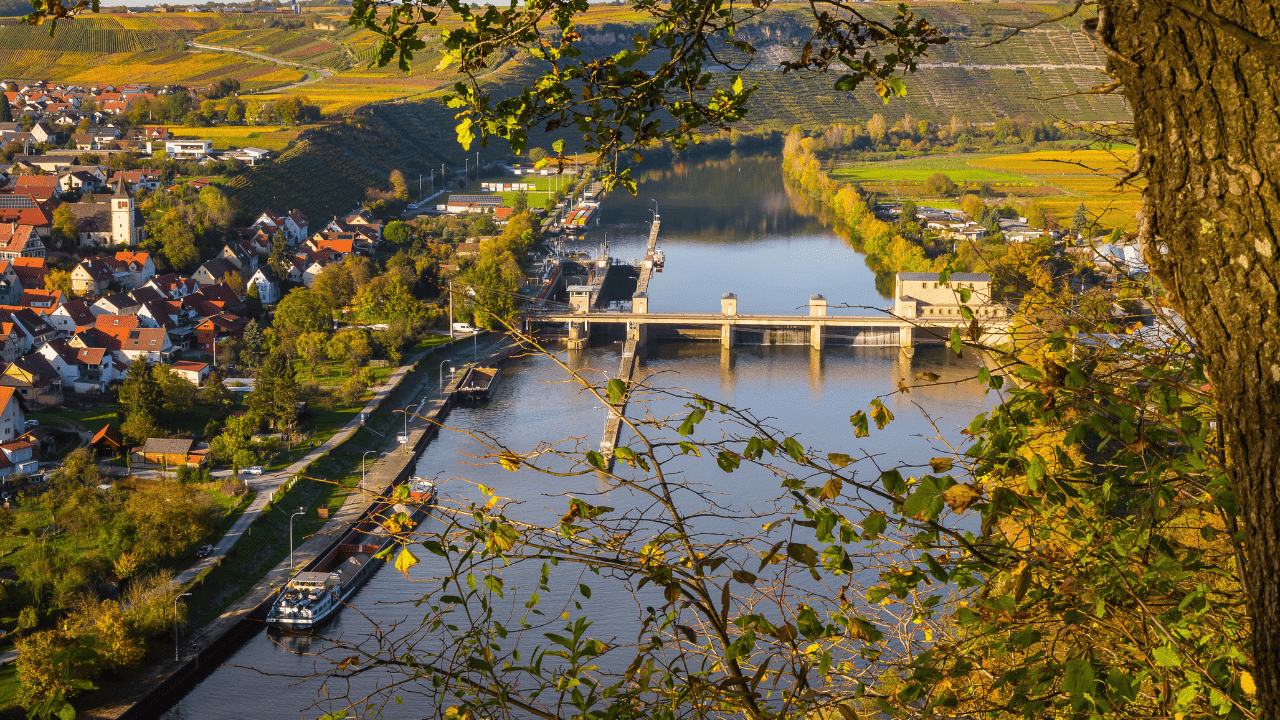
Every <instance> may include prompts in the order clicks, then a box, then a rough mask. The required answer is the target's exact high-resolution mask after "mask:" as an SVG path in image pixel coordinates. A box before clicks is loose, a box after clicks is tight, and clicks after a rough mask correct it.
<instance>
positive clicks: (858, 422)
mask: <svg viewBox="0 0 1280 720" xmlns="http://www.w3.org/2000/svg"><path fill="white" fill-rule="evenodd" d="M849 424H850V425H852V426H853V434H854V436H855V437H860V438H863V437H867V436H869V435H870V434H871V431H870V430H868V429H867V415H866V413H864V412H862V411H861V410H859V411H858V412H856V413H854V414H853V415H850V416H849Z"/></svg>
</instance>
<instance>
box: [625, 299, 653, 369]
mask: <svg viewBox="0 0 1280 720" xmlns="http://www.w3.org/2000/svg"><path fill="white" fill-rule="evenodd" d="M631 312H633V313H635V314H637V315H647V314H649V293H647V292H638V293H635V294H633V295H632V296H631ZM627 339H628V340H635V341H636V356H637V357H643V356H644V348H645V345H647V344H648V342H649V323H646V322H638V321H637V322H628V323H627Z"/></svg>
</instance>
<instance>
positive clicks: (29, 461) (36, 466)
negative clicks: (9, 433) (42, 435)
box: [0, 440, 40, 475]
mask: <svg viewBox="0 0 1280 720" xmlns="http://www.w3.org/2000/svg"><path fill="white" fill-rule="evenodd" d="M38 450H39V448H38V446H37V445H36V444H35V443H33V442H29V441H27V440H11V441H9V442H7V443H0V453H2V454H3V455H4V459H5V460H6V461H7V462H9V463H10V464H11V465H12V466H13V472H15V473H17V474H19V475H33V474H35V473H38V472H40V454H39V452H38Z"/></svg>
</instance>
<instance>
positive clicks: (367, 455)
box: [360, 450, 378, 490]
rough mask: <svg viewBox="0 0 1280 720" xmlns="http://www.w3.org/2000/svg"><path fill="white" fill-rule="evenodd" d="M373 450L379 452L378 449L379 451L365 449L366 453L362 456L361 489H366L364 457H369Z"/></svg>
mask: <svg viewBox="0 0 1280 720" xmlns="http://www.w3.org/2000/svg"><path fill="white" fill-rule="evenodd" d="M371 452H378V451H377V450H365V451H364V454H363V455H361V456H360V489H361V490H364V476H365V469H364V459H365V458H367V457H369V453H371Z"/></svg>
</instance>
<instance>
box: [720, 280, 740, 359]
mask: <svg viewBox="0 0 1280 720" xmlns="http://www.w3.org/2000/svg"><path fill="white" fill-rule="evenodd" d="M720 314H721V315H724V316H725V317H736V316H737V314H738V296H737V295H734V294H733V293H725V294H723V295H721V296H720ZM737 339H738V338H737V330H736V329H735V328H734V327H733V325H730V324H729V323H725V324H723V325H721V326H720V347H722V348H731V347H733V343H734V341H735V340H737Z"/></svg>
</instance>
